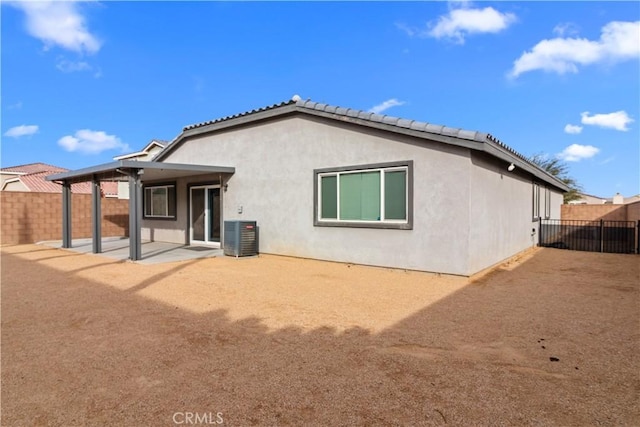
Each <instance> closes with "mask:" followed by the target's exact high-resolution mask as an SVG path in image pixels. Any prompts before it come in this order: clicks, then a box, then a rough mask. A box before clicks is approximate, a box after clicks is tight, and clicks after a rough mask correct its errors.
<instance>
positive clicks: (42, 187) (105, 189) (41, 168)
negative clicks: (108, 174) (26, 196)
mask: <svg viewBox="0 0 640 427" xmlns="http://www.w3.org/2000/svg"><path fill="white" fill-rule="evenodd" d="M66 171H68V169H65V168H61V167H58V166H53V165H48V164H46V163H30V164H28V165H20V166H11V167H8V168H2V169H0V172H14V173H21V174H24V175H16V176H15V178H17V179H18V180H19V181H20V182H21V183H22V184H23V185H24V186H25V187H27V189H28V191H33V192H36V193H62V186H61V185H60V184H56V183H55V182H51V181H47V180H46V177H47V175H52V174H54V173H59V172H66ZM100 188H101V190H102V195H103V196H117V195H118V183H117V182H113V181H104V182H101V183H100ZM71 192H72V193H78V194H91V183H90V182H79V183H76V184H71Z"/></svg>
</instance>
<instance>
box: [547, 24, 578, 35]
mask: <svg viewBox="0 0 640 427" xmlns="http://www.w3.org/2000/svg"><path fill="white" fill-rule="evenodd" d="M553 34H555V35H556V36H558V37H564V36H567V35H575V34H578V27H577V26H576V25H575V24H574V23H573V22H563V23H561V24H558V25H556V26H555V27H553Z"/></svg>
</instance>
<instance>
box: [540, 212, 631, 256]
mask: <svg viewBox="0 0 640 427" xmlns="http://www.w3.org/2000/svg"><path fill="white" fill-rule="evenodd" d="M539 238H540V240H539V242H538V244H539V246H544V247H548V248H559V249H570V250H574V251H590V252H609V253H617V254H637V253H640V221H638V222H637V223H636V222H635V221H604V220H598V221H577V220H561V219H541V220H540V232H539Z"/></svg>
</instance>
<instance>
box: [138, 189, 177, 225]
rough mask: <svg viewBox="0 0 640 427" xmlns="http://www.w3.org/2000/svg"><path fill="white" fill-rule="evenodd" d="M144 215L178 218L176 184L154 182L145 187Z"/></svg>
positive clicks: (156, 217)
mask: <svg viewBox="0 0 640 427" xmlns="http://www.w3.org/2000/svg"><path fill="white" fill-rule="evenodd" d="M143 203H144V217H145V218H149V219H176V185H175V183H171V184H157V185H156V184H154V185H148V186H145V187H144V202H143Z"/></svg>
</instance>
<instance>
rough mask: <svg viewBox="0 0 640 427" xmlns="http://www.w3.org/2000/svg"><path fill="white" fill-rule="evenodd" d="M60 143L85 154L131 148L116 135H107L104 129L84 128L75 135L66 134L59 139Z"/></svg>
mask: <svg viewBox="0 0 640 427" xmlns="http://www.w3.org/2000/svg"><path fill="white" fill-rule="evenodd" d="M58 145H60V146H61V147H62V148H64V149H65V150H67V151H71V152H74V151H78V152H80V153H84V154H98V153H100V152H102V151H106V150H114V149H119V150H121V151H123V152H125V151H128V150H129V146H128V145H127V144H125V143H123V142H122V141H121V140H120V138H118V137H116V136H114V135H107V134H106V133H105V132H103V131H94V130H89V129H82V130H79V131H77V132H76V133H75V135H73V136H72V135H66V136H63V137H62V138H60V139H59V140H58Z"/></svg>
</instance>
